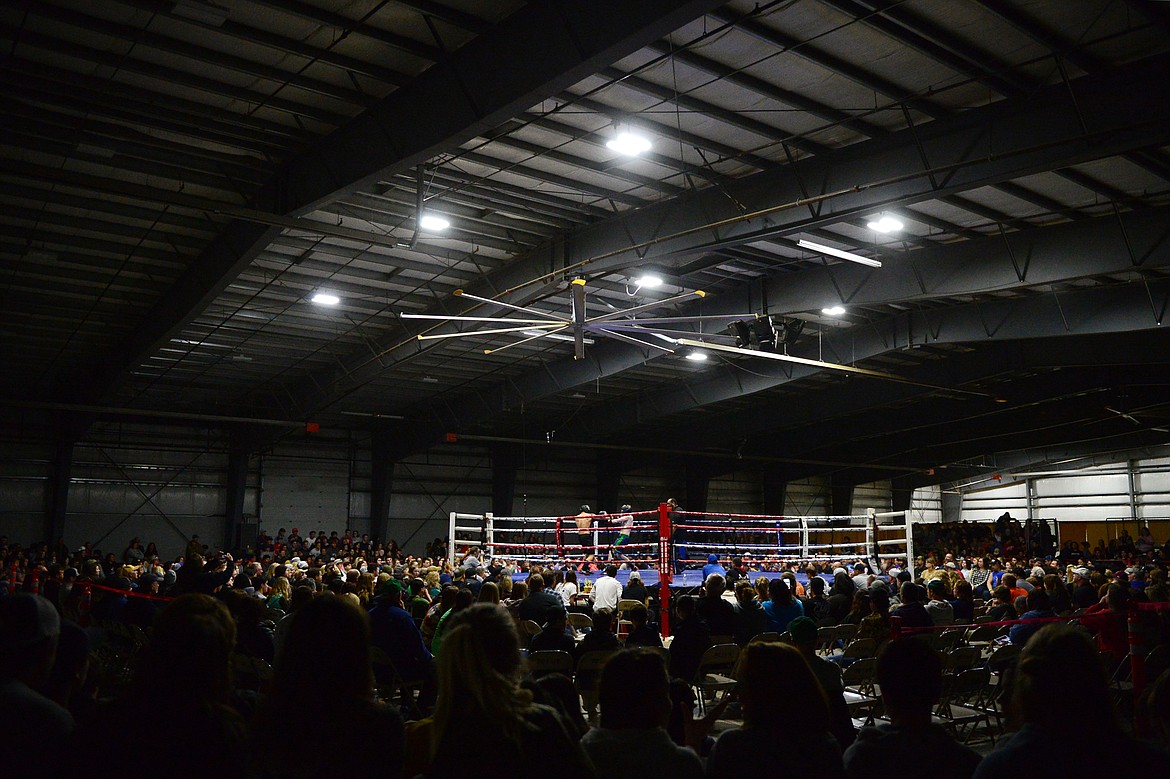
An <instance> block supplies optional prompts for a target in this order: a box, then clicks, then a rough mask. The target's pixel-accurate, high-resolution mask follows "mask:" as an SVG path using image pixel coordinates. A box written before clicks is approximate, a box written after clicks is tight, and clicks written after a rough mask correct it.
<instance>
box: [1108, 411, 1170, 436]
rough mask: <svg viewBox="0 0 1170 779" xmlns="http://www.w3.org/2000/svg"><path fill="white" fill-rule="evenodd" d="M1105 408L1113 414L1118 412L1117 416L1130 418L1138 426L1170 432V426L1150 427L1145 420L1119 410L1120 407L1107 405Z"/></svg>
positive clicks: (1157, 431) (1159, 431)
mask: <svg viewBox="0 0 1170 779" xmlns="http://www.w3.org/2000/svg"><path fill="white" fill-rule="evenodd" d="M1105 410H1106V411H1108V412H1110V413H1112V414H1116V415H1117V416H1119V417H1121V418H1122V419H1128V420H1129V421H1130V422H1133V423H1134V424H1135V425H1137V426H1138V427H1141V428H1145V429H1146V430H1153V431H1154V432H1156V433H1170V428H1165V427H1150V426H1149V425H1147V424H1146V423H1145V422H1143V421H1141V420H1140V419H1138V418H1137V417H1135V416H1134V415H1132V414H1128V413H1126V412H1124V411H1119V410H1118V409H1115V408H1110V407H1109V406H1106V407H1105Z"/></svg>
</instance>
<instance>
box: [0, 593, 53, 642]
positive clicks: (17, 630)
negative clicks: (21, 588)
mask: <svg viewBox="0 0 1170 779" xmlns="http://www.w3.org/2000/svg"><path fill="white" fill-rule="evenodd" d="M59 635H61V617H60V616H59V615H58V614H57V610H56V609H55V608H53V604H52V603H50V602H49V601H48V600H47V599H45V598H42V597H41V596H39V595H33V594H31V593H27V592H22V593H17V594H16V595H13V596H12V597H10V598H3V599H0V648H3V649H4V650H6V651H7V650H14V649H26V648H28V647H31V646H35V645H36V644H38V643H40V642H41V641H44V640H46V639H49V638H53V637H54V636H59Z"/></svg>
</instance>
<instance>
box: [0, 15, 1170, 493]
mask: <svg viewBox="0 0 1170 779" xmlns="http://www.w3.org/2000/svg"><path fill="white" fill-rule="evenodd" d="M0 36H2V41H0V42H2V43H3V46H4V48H5V53H6V57H5V59H4V61H3V63H0V83H2V85H3V88H4V91H5V95H6V97H7V100H6V101H5V103H6V106H5V111H4V114H3V117H2V118H0V123H2V125H0V126H2V127H3V136H2V139H0V200H2V204H3V208H2V209H0V226H2V231H0V233H2V234H0V259H2V263H3V265H2V268H3V269H2V272H0V300H2V301H3V306H2V307H0V328H2V332H3V333H4V354H5V357H6V364H5V370H4V371H3V373H2V374H0V396H2V397H0V401H2V402H3V405H4V410H3V412H2V413H4V414H6V415H12V416H19V417H20V418H21V419H22V420H23V421H24V423H26V424H33V423H32V422H29V421H28V420H30V419H34V418H35V417H36V415H35V413H32V412H36V411H37V410H40V411H52V410H54V409H55V410H61V409H84V410H90V411H94V412H95V413H96V411H97V410H98V409H104V410H106V411H105V412H104V413H115V414H122V413H124V412H126V411H134V412H138V413H140V414H143V415H146V417H145V418H155V419H161V418H170V419H176V418H189V419H202V420H207V419H209V418H213V417H214V418H224V419H226V418H232V419H235V418H241V419H249V418H251V419H258V420H265V421H268V422H272V421H274V420H275V421H280V420H287V421H289V422H290V425H295V424H301V423H303V422H305V421H309V420H311V421H316V422H319V423H320V424H321V425H322V426H331V427H337V426H344V427H368V426H369V425H370V424H371V423H372V422H373V421H374V420H376V419H403V420H405V421H406V422H408V423H410V424H411V426H412V430H413V431H414V435H415V439H414V440H417V441H420V442H425V441H427V440H429V439H428V436H429V435H437V434H439V433H442V432H455V433H459V434H460V435H463V436H465V437H467V438H471V437H476V436H478V437H480V438H479V439H478V440H491V439H517V440H543V441H551V440H555V441H556V442H558V443H564V444H570V443H580V444H602V445H608V446H619V447H629V448H631V449H635V448H638V447H644V448H679V449H685V450H686V451H691V452H708V453H709V454H710V455H711V456H712V457H713V458H715V459H717V460H720V461H728V462H730V461H733V460H736V459H741V458H744V459H747V460H748V461H749V462H751V461H759V462H772V463H775V462H788V463H790V467H791V472H792V474H794V475H795V474H801V473H809V474H811V473H823V472H826V471H828V472H832V473H833V474H835V476H836V478H839V479H843V480H846V481H853V482H855V483H861V482H864V481H867V480H873V479H879V478H890V477H903V478H913V479H917V480H919V481H921V482H923V483H925V482H927V481H940V480H941V481H947V480H949V481H955V480H958V479H963V478H968V477H970V476H973V475H977V474H979V473H982V472H985V471H987V470H988V469H994V468H1003V467H1008V466H1013V465H1018V466H1025V465H1027V466H1034V465H1035V464H1036V463H1045V462H1058V461H1068V460H1071V459H1075V458H1077V457H1093V456H1101V455H1102V454H1111V455H1113V456H1117V457H1126V456H1133V455H1134V453H1148V452H1152V451H1155V449H1157V448H1159V447H1163V446H1165V445H1166V444H1167V442H1170V435H1168V434H1167V433H1166V431H1165V427H1166V426H1167V425H1168V424H1170V393H1168V392H1167V389H1170V375H1168V374H1170V369H1168V368H1167V365H1170V340H1168V339H1167V338H1166V337H1165V336H1164V335H1163V333H1162V332H1161V330H1160V325H1161V323H1162V321H1163V318H1164V317H1165V315H1166V313H1167V305H1168V303H1170V122H1166V121H1165V120H1164V117H1162V115H1161V114H1162V112H1163V111H1164V106H1165V105H1166V104H1167V103H1168V102H1170V80H1168V79H1166V78H1165V74H1166V73H1168V72H1170V4H1168V3H1157V2H1146V1H1145V0H1077V1H1076V2H1069V0H903V1H902V2H883V1H881V0H784V1H783V2H771V3H762V4H759V5H757V4H756V3H753V2H747V1H741V0H734V1H733V2H730V3H719V2H699V1H692V2H683V1H682V0H642V2H639V3H637V4H630V3H622V2H618V0H612V1H610V2H606V1H603V0H597V2H591V3H527V4H526V3H523V2H520V1H519V0H517V1H516V2H503V1H500V0H496V1H494V2H483V0H445V1H444V2H434V1H433V0H356V1H355V2H348V3H344V4H338V3H329V2H325V0H313V1H312V2H309V1H307V0H306V1H300V2H292V1H282V2H276V1H275V0H272V1H270V2H266V1H265V0H215V2H209V1H208V0H108V2H103V3H100V4H95V3H92V2H87V1H86V0H47V1H45V2H38V1H35V0H30V1H29V2H21V3H11V4H6V5H5V6H4V7H3V8H0ZM622 129H631V130H635V131H639V132H642V133H644V134H646V135H648V136H649V137H650V138H651V139H652V143H653V146H652V148H651V150H650V151H648V152H646V153H644V154H642V155H641V156H638V157H628V156H623V155H621V154H619V153H617V152H615V151H612V150H611V149H610V148H608V147H607V146H606V142H607V141H609V140H611V139H612V138H613V137H614V136H615V134H616V133H617V132H618V131H619V130H622ZM420 210H421V211H422V212H425V213H428V214H432V215H436V216H441V217H443V218H444V219H446V220H448V221H449V222H450V227H449V228H447V229H446V230H443V231H432V230H428V229H420V227H419V225H418V217H419V215H420ZM882 215H890V216H895V217H897V218H898V219H899V220H901V221H902V222H903V223H904V229H903V230H901V231H898V232H895V233H889V234H880V233H877V232H875V231H873V230H871V229H869V228H868V227H867V223H868V222H870V221H871V220H873V219H875V218H878V217H880V216H882ZM801 239H808V240H812V241H815V242H817V243H820V244H826V245H829V246H830V247H832V248H835V249H839V250H845V251H848V252H852V253H855V254H858V255H861V256H863V257H865V258H869V259H876V260H878V261H880V262H881V263H882V267H880V268H874V267H869V266H865V265H860V264H855V263H851V262H848V261H842V260H837V259H835V258H832V257H827V256H825V255H823V254H820V253H815V252H812V251H809V250H807V249H806V248H802V247H800V246H799V245H798V244H797V241H798V240H801ZM645 271H653V272H655V273H657V274H658V275H660V276H661V277H662V278H663V279H664V282H665V283H664V284H663V285H662V286H661V287H658V288H656V289H647V288H644V287H643V288H640V287H639V286H638V285H637V283H636V282H634V281H633V279H634V278H636V277H637V276H638V275H640V274H641V273H643V272H645ZM577 277H580V278H583V279H585V280H586V305H587V313H588V315H589V316H598V315H603V314H607V313H614V312H618V311H622V310H624V309H628V308H631V307H633V306H637V305H643V304H646V303H650V302H654V301H657V300H666V299H668V298H672V297H676V296H681V295H685V293H689V292H692V291H694V290H702V291H704V292H705V293H706V295H705V297H702V298H701V299H698V298H694V296H691V297H692V298H694V299H692V300H689V301H680V302H677V303H672V304H669V305H666V306H664V307H662V308H659V309H656V310H654V311H652V312H649V313H647V314H644V315H643V316H650V317H654V316H714V315H723V314H732V313H750V314H771V315H774V316H778V317H784V318H786V319H800V320H803V321H804V322H805V327H804V330H803V334H802V336H801V338H800V339H799V340H798V341H797V342H795V343H794V344H792V345H791V346H790V347H789V348H788V352H789V353H790V354H791V355H792V356H797V357H801V358H805V359H811V360H822V361H827V362H833V363H841V364H847V365H849V366H855V367H860V368H864V369H868V370H872V371H880V372H884V373H889V374H893V375H895V376H897V377H899V378H900V379H901V380H900V381H893V380H887V379H882V378H874V377H867V376H865V375H858V374H849V373H845V372H840V371H831V370H824V369H822V368H820V367H817V366H813V365H808V364H799V363H792V362H780V361H775V360H767V359H761V358H752V357H743V356H738V355H732V354H727V353H721V352H711V353H710V355H709V359H707V360H706V361H705V362H701V363H700V362H694V361H691V360H687V359H684V357H685V355H686V353H687V352H688V351H689V350H688V349H685V348H682V347H680V346H671V347H669V348H671V349H673V353H667V352H665V351H663V350H661V349H652V348H645V347H642V346H639V345H637V344H634V343H630V342H627V341H620V340H615V339H612V338H602V337H598V338H596V339H595V342H594V343H591V344H587V345H586V347H585V359H584V360H574V359H573V346H572V344H570V343H566V342H565V341H563V340H559V339H553V338H536V339H529V338H528V337H527V336H525V335H523V334H518V333H495V334H481V335H471V336H467V337H460V338H448V339H432V340H419V339H418V335H420V334H428V335H441V334H446V333H451V332H456V331H457V328H462V329H464V330H472V329H485V328H486V329H493V328H492V327H491V325H490V323H485V324H483V325H479V326H477V327H470V326H468V325H467V324H451V323H443V322H440V321H437V320H418V319H405V318H402V315H403V314H473V315H476V316H500V315H504V314H507V313H509V312H508V310H507V309H504V308H501V307H498V306H492V305H489V304H484V303H478V302H476V301H473V300H470V299H469V297H468V296H460V295H457V294H456V291H457V290H461V291H462V290H465V291H467V292H468V293H473V294H474V295H476V296H479V297H482V298H492V299H497V300H500V301H503V302H508V303H510V304H513V305H519V306H526V307H527V306H530V307H534V308H535V309H538V310H540V311H544V312H548V313H551V314H553V315H559V316H565V315H568V312H569V310H570V305H569V299H570V295H569V291H568V287H569V284H568V282H569V281H571V280H572V279H573V278H577ZM318 292H327V293H330V294H333V295H336V296H337V297H339V298H340V302H339V304H338V305H336V306H332V307H329V306H322V305H320V304H315V303H313V302H312V300H311V299H312V296H313V295H314V294H316V293H318ZM834 305H837V306H842V307H844V308H845V309H846V311H845V313H844V314H840V315H828V314H825V313H822V309H823V308H825V307H828V306H834ZM538 316H539V315H538ZM671 327H673V328H674V329H676V330H687V329H691V328H695V330H696V335H695V338H696V339H698V340H707V339H718V336H719V335H720V334H722V333H723V329H722V324H715V323H711V322H710V321H705V322H703V323H702V324H701V326H699V325H687V324H680V325H672V326H671ZM700 331H703V332H700ZM626 332H629V331H626ZM676 335H677V334H676ZM522 339H527V340H525V342H524V343H518V342H519V341H520V340H522ZM662 343H665V342H662ZM502 347H507V348H502ZM487 351H490V352H491V353H490V354H489V353H485V352H487ZM164 415H170V416H169V417H168V416H164ZM86 418H88V417H86V416H83V417H82V419H86ZM268 429H270V430H273V431H277V432H279V430H280V428H279V427H278V426H275V425H270V426H269V428H268ZM419 431H422V432H421V434H420V433H419ZM931 469H933V471H932V470H931Z"/></svg>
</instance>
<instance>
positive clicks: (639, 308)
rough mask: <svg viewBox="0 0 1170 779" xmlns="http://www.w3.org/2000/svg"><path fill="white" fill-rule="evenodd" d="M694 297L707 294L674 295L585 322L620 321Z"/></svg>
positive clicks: (593, 323)
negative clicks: (641, 312)
mask: <svg viewBox="0 0 1170 779" xmlns="http://www.w3.org/2000/svg"><path fill="white" fill-rule="evenodd" d="M696 296H697V297H701V298H702V297H706V296H707V293H706V292H703V291H702V290H700V289H697V290H695V291H694V292H686V293H684V294H682V295H675V296H674V297H670V298H666V299H665V300H660V301H658V302H657V303H644V304H642V305H640V306H634V307H633V308H627V309H625V310H624V311H615V312H614V313H612V314H602V315H601V316H595V317H593V318H592V319H589V320H586V321H587V323H588V324H591V325H595V324H599V323H601V322H612V321H613V320H615V319H621V318H622V317H627V316H629V315H630V314H636V313H638V312H639V311H653V310H654V309H656V308H662V307H663V306H669V305H670V304H672V303H681V302H682V301H684V300H690V299H691V298H693V297H696Z"/></svg>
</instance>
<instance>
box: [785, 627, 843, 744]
mask: <svg viewBox="0 0 1170 779" xmlns="http://www.w3.org/2000/svg"><path fill="white" fill-rule="evenodd" d="M788 632H789V634H790V635H791V636H792V644H793V646H795V647H796V648H797V649H799V650H800V654H801V655H802V656H803V657H804V660H805V662H806V663H808V665H809V668H811V669H812V672H813V676H815V677H817V681H818V682H819V683H820V685H821V692H823V693H824V694H825V702H826V703H827V704H828V706H829V732H830V733H832V734H833V737H834V738H836V739H837V744H838V745H840V746H841V748H842V749H844V748H845V747H847V746H849V745H850V744H852V743H853V739H854V737H855V736H856V735H857V731H856V729H855V728H854V727H853V719H852V718H851V717H850V716H849V706H848V705H847V704H846V703H845V685H844V683H843V682H842V679H841V666H839V665H837V664H836V663H831V662H829V661H828V660H826V659H825V658H823V657H820V656H819V655H817V651H816V650H817V625H816V623H815V622H813V621H812V620H811V619H809V618H808V617H797V618H796V619H794V620H792V622H791V623H790V624H789V626H788Z"/></svg>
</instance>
